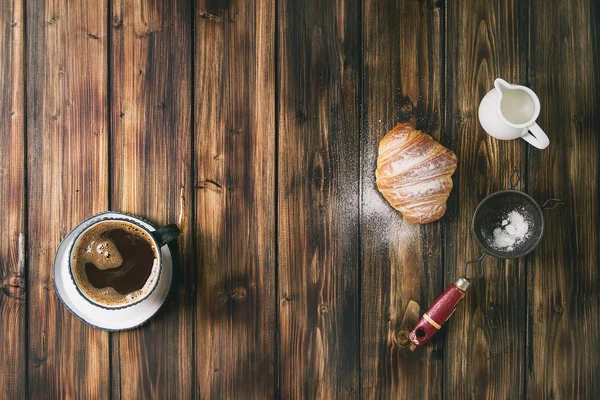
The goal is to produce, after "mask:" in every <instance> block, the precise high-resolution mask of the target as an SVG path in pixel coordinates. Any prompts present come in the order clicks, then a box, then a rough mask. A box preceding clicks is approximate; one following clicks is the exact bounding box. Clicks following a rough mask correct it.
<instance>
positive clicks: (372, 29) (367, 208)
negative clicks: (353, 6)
mask: <svg viewBox="0 0 600 400" xmlns="http://www.w3.org/2000/svg"><path fill="white" fill-rule="evenodd" d="M363 10H364V14H363V31H364V32H363V37H364V39H363V40H364V44H363V49H364V56H363V57H364V59H363V65H364V83H363V85H364V100H363V107H364V110H365V119H364V121H365V124H364V126H363V134H362V137H361V150H362V157H361V163H362V165H361V172H362V179H361V180H362V184H361V190H362V197H361V230H362V253H363V267H362V292H361V297H362V303H361V304H362V306H361V310H362V320H361V373H362V386H363V387H362V394H363V397H364V398H371V399H381V398H386V399H388V398H389V399H399V398H439V397H440V396H441V375H442V360H441V357H440V346H439V341H435V342H434V343H433V344H432V345H430V346H427V347H426V348H423V349H419V350H417V351H415V352H414V353H411V352H410V351H409V350H408V346H409V344H410V342H409V340H408V334H409V332H410V331H411V330H412V328H413V327H414V326H415V325H416V323H417V321H418V319H419V318H420V315H421V314H422V313H423V312H424V311H425V310H426V309H427V307H428V306H429V304H431V303H432V302H433V301H434V299H435V296H436V295H437V294H439V293H441V290H442V288H441V283H442V282H441V280H442V275H441V272H442V246H441V243H442V240H441V236H442V235H441V234H442V230H441V227H442V224H443V223H444V221H445V218H444V219H442V220H441V221H440V222H434V223H431V224H428V225H424V226H423V227H420V226H419V225H413V224H411V223H409V222H405V221H403V219H402V216H401V214H400V213H398V212H397V211H395V210H394V209H393V208H392V207H391V206H390V205H389V204H388V203H387V202H386V201H385V199H384V198H383V197H382V196H381V195H380V193H379V192H378V190H377V185H376V183H375V169H376V165H377V150H378V145H379V140H380V139H381V138H383V136H384V135H385V134H386V133H387V132H388V131H389V130H390V129H392V128H393V127H394V126H395V125H396V124H397V123H398V122H405V121H412V122H413V123H414V124H415V125H416V127H417V128H419V129H422V130H424V131H425V132H427V133H429V134H431V135H432V136H433V137H434V138H436V139H438V140H439V137H440V130H441V128H442V126H441V123H442V121H443V115H442V108H441V107H442V103H441V102H442V85H443V81H442V78H443V77H442V72H443V70H442V67H443V66H442V62H443V58H442V43H441V29H442V26H441V24H442V18H443V9H440V7H439V6H438V5H436V4H435V3H434V2H433V1H406V2H393V1H384V2H380V1H375V0H366V1H365V3H364V6H363ZM438 340H439V339H438ZM425 382H426V384H424V383H425Z"/></svg>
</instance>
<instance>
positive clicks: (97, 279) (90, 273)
mask: <svg viewBox="0 0 600 400" xmlns="http://www.w3.org/2000/svg"><path fill="white" fill-rule="evenodd" d="M76 246H77V247H76V248H75V249H73V259H72V262H73V272H74V275H75V279H76V281H77V282H78V283H79V287H80V288H81V289H82V290H83V291H85V293H86V294H87V295H88V296H89V297H91V298H92V299H94V300H96V301H98V302H100V303H103V304H106V305H111V306H116V305H123V304H127V303H131V302H132V301H135V299H137V298H139V297H141V296H143V295H144V294H146V293H147V291H148V290H149V288H150V286H151V285H152V283H153V282H154V279H155V278H156V271H157V269H158V267H157V265H158V260H157V250H156V249H155V246H154V242H153V240H152V238H151V237H150V235H149V234H148V233H146V232H145V231H144V230H142V229H140V228H139V227H137V226H136V225H133V224H131V223H128V222H122V221H107V222H101V223H99V224H97V225H95V226H94V227H92V228H91V229H90V230H88V231H87V232H85V233H84V234H83V235H82V236H81V237H80V238H79V240H78V242H77V244H76Z"/></svg>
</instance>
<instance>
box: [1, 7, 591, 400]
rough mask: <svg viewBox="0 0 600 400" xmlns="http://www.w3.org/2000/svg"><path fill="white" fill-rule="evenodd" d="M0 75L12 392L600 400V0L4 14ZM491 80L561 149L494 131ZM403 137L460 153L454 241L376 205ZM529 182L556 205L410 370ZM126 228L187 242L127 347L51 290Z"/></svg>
mask: <svg viewBox="0 0 600 400" xmlns="http://www.w3.org/2000/svg"><path fill="white" fill-rule="evenodd" d="M0 55H1V59H0V96H1V97H0V204H1V206H0V223H1V228H2V229H1V231H0V282H1V283H0V346H1V347H0V397H1V398H9V399H21V398H24V397H29V398H32V399H41V398H44V399H47V398H61V399H63V398H75V399H80V398H93V399H102V398H113V399H117V398H119V399H120V398H122V399H137V398H139V399H150V398H156V399H175V398H202V399H208V398H211V399H250V398H253V399H254V398H256V399H262V398H282V399H312V398H319V399H354V398H361V399H362V398H368V399H379V398H386V399H399V398H409V399H424V398H448V399H462V398H491V399H516V398H523V397H525V398H529V399H559V398H563V399H594V398H598V396H600V379H599V378H600V372H599V371H600V299H599V297H598V290H599V289H600V254H599V252H600V250H599V247H600V243H599V237H600V230H599V226H600V225H599V223H600V213H599V209H600V199H599V196H600V184H599V182H600V163H599V159H600V156H599V150H600V133H599V129H600V117H599V116H598V112H599V111H600V59H599V55H600V4H599V2H598V1H596V0H576V1H575V0H574V1H564V0H528V1H517V0H506V1H493V2H492V1H481V0H462V1H460V2H459V1H456V2H449V1H448V2H444V1H443V0H436V1H434V0H430V1H425V0H423V1H416V0H415V1H408V0H407V1H400V0H398V1H387V0H385V1H383V0H362V1H361V0H339V1H319V0H307V1H296V0H223V1H217V0H196V1H195V2H194V1H186V0H173V1H164V2H163V1H159V0H148V1H146V0H112V1H91V0H87V1H71V0H53V1H50V0H47V1H44V0H39V1H34V0H0ZM496 77H503V78H505V79H506V80H507V81H509V82H514V83H520V84H525V85H528V86H530V87H532V88H533V90H535V91H536V93H537V94H538V95H539V97H540V99H541V104H542V109H541V114H540V117H539V119H538V123H539V124H540V125H541V126H542V127H543V128H544V129H545V130H546V131H547V132H548V135H549V137H550V141H551V143H550V147H549V148H548V149H546V150H543V151H540V150H537V149H535V148H533V147H532V146H529V145H527V143H526V142H525V141H522V140H516V141H502V142H501V141H497V140H495V139H493V138H491V137H490V136H488V135H486V134H485V132H484V131H483V130H482V128H481V126H480V125H479V122H478V118H477V108H478V105H479V102H480V100H481V98H482V97H483V95H484V94H485V93H486V92H487V91H488V90H490V89H491V88H492V87H493V81H494V79H495V78H496ZM399 121H413V122H414V123H415V124H416V126H417V127H418V128H420V129H422V130H424V131H426V132H428V133H430V134H432V136H433V137H434V138H436V139H437V140H439V141H440V142H441V143H442V144H444V145H445V146H447V147H448V148H450V149H452V150H453V151H454V152H455V153H456V154H457V156H458V159H459V163H458V169H457V171H456V173H455V175H454V177H453V178H454V189H453V190H452V193H451V196H450V199H449V202H448V211H447V213H446V215H445V216H444V217H443V218H442V219H441V220H440V221H438V222H435V223H431V224H429V225H425V226H417V225H411V224H409V223H407V222H404V221H403V219H402V216H401V215H400V214H399V213H397V212H395V211H394V210H393V209H391V207H389V206H388V205H387V203H385V201H384V200H383V199H382V197H381V196H380V195H379V194H378V192H377V190H376V187H375V176H374V169H375V162H376V152H377V145H378V142H379V140H380V139H381V138H382V137H383V135H385V133H386V132H387V131H388V130H389V129H390V128H392V127H393V126H394V125H395V124H396V123H397V122H399ZM514 170H517V171H519V172H520V174H521V176H522V180H521V183H520V185H519V188H520V189H521V190H524V191H526V192H527V193H529V194H530V195H531V196H533V198H534V199H536V200H537V201H540V202H542V201H544V200H545V199H546V198H549V197H559V198H561V199H563V200H565V204H564V205H563V206H562V207H560V208H559V209H557V210H554V211H549V212H547V214H546V216H547V219H546V234H545V236H544V238H543V240H542V242H541V244H540V246H539V247H538V248H537V249H536V251H535V252H534V253H532V254H531V255H529V256H527V257H524V258H521V259H517V260H498V259H493V258H492V259H490V260H489V261H488V262H487V265H486V267H485V276H484V279H482V280H479V281H476V282H474V284H473V288H472V289H471V290H470V291H469V293H468V295H467V298H466V300H465V301H464V303H463V304H462V305H461V306H460V308H459V310H458V311H457V312H456V313H455V315H454V316H453V317H452V318H451V320H450V322H449V324H448V325H447V326H446V327H444V328H443V330H442V331H441V332H440V334H438V335H437V336H436V337H435V338H434V340H433V341H432V342H431V343H430V344H429V345H427V346H425V347H424V348H422V349H419V350H417V351H415V352H412V353H411V352H410V351H408V340H407V334H408V332H409V331H410V330H411V329H412V327H413V326H414V324H415V323H416V321H417V320H418V318H419V317H420V315H421V314H422V313H423V312H424V311H425V310H426V309H427V307H428V305H429V304H431V303H432V301H433V300H434V299H435V297H436V296H437V295H438V294H439V293H440V292H441V291H442V290H443V288H444V287H445V286H446V285H448V284H449V283H451V282H453V281H454V280H455V279H456V278H457V277H458V276H460V275H462V273H463V265H464V263H465V261H467V260H469V259H472V258H475V257H477V256H478V255H479V253H480V249H479V248H478V246H477V244H476V241H475V238H474V237H473V235H472V234H471V232H470V223H471V216H472V213H473V211H474V209H475V207H476V205H477V204H478V202H479V201H480V200H482V199H483V198H484V197H485V196H486V195H488V194H489V193H492V192H494V191H497V190H500V189H504V188H507V187H508V186H509V176H510V174H511V172H512V171H514ZM109 209H110V210H120V211H123V212H127V213H132V214H136V215H140V216H143V217H146V218H148V219H150V220H152V221H154V222H155V223H157V224H164V223H167V222H176V223H178V224H179V226H180V227H181V229H182V231H183V235H182V236H181V237H180V239H179V241H178V244H177V247H178V253H179V259H180V262H179V264H178V267H177V268H176V271H175V280H174V283H173V287H172V291H171V295H170V297H169V300H168V302H167V304H166V305H165V306H164V307H163V309H162V310H161V311H160V312H159V313H158V314H157V315H156V316H155V318H153V319H152V320H151V321H150V322H149V323H148V324H146V325H144V326H142V327H141V328H138V329H134V330H131V331H126V332H119V333H107V332H103V331H100V330H96V329H93V328H91V327H89V326H86V325H85V324H83V323H82V322H80V321H79V320H78V319H76V318H75V317H73V316H72V315H71V313H70V312H69V311H68V310H67V309H66V308H65V307H63V306H62V304H61V303H60V301H59V300H58V298H57V295H56V293H55V289H54V285H53V282H52V279H51V271H52V261H53V258H54V253H55V251H56V248H57V245H58V243H59V242H60V240H61V239H62V238H63V237H64V236H65V235H66V234H67V232H69V230H70V229H71V228H73V227H74V226H75V225H76V224H77V223H78V222H79V221H81V220H82V219H84V218H86V217H88V216H90V215H92V214H94V213H97V212H100V211H104V210H109Z"/></svg>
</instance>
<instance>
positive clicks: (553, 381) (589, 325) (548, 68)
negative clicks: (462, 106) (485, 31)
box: [526, 0, 600, 399]
mask: <svg viewBox="0 0 600 400" xmlns="http://www.w3.org/2000/svg"><path fill="white" fill-rule="evenodd" d="M532 7H535V9H536V10H537V12H535V13H532V14H531V36H530V39H529V52H530V66H529V76H530V81H531V87H532V89H533V90H535V91H536V93H537V94H538V96H539V97H540V102H541V104H542V110H541V113H540V118H539V119H538V123H539V124H540V126H541V127H542V128H543V129H545V131H546V132H547V133H548V135H549V137H550V147H548V149H546V150H544V151H542V152H538V151H533V152H530V158H529V190H530V192H531V193H532V195H533V196H534V198H536V199H538V200H539V201H544V200H545V199H547V198H549V197H558V198H561V199H563V200H564V201H565V204H564V205H563V206H561V207H560V208H558V209H556V210H552V211H547V212H546V231H545V237H544V238H543V240H542V242H541V244H540V246H539V247H538V249H537V250H536V251H535V253H534V254H532V256H531V257H530V264H529V271H528V278H527V279H528V289H529V290H528V307H527V315H528V327H529V331H528V338H527V339H528V342H527V348H528V352H527V364H526V366H527V370H526V374H527V375H526V376H527V393H526V395H527V398H529V399H553V398H557V399H558V398H572V399H586V398H588V399H589V398H596V397H598V394H599V393H600V381H599V380H598V379H597V376H598V371H600V353H599V349H600V313H599V310H600V297H599V296H598V287H599V285H600V254H599V252H600V241H599V234H600V232H599V230H598V227H599V226H600V198H599V196H600V192H599V188H600V164H599V161H598V160H600V158H599V156H598V154H599V153H598V152H599V150H600V135H599V131H600V119H599V118H600V117H599V116H598V110H599V109H600V63H599V61H600V59H599V57H600V30H599V28H598V16H599V14H598V12H599V11H600V9H599V8H600V7H599V5H598V2H595V1H586V0H581V1H574V2H566V3H564V2H560V1H550V2H543V3H542V2H539V1H533V2H532ZM573 60H577V61H576V62H575V63H574V62H573Z"/></svg>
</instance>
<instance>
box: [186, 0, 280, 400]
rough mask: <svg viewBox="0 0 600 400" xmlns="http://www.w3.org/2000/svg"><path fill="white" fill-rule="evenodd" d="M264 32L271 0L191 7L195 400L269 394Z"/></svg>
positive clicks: (267, 63) (269, 71)
mask: <svg viewBox="0 0 600 400" xmlns="http://www.w3.org/2000/svg"><path fill="white" fill-rule="evenodd" d="M225 3H227V4H225ZM232 20H235V23H232ZM274 29H275V3H274V1H238V0H235V1H234V0H232V1H230V2H212V1H203V0H202V1H200V0H199V1H197V3H196V32H195V35H196V36H195V46H196V47H195V71H194V73H195V88H194V90H195V99H196V104H197V107H196V108H195V121H196V122H195V145H194V151H195V155H196V157H195V160H196V165H195V168H196V171H197V176H196V179H197V185H196V186H197V189H198V190H197V192H196V199H197V201H196V205H197V216H196V226H197V231H196V246H197V249H198V264H197V268H198V270H197V271H198V277H197V285H198V291H197V309H196V325H195V327H196V353H195V355H196V359H197V360H199V362H197V367H196V377H195V379H196V382H197V386H198V389H197V390H198V396H199V397H200V398H203V399H204V398H206V399H208V398H215V399H218V398H223V399H226V398H230V399H241V398H273V397H274V396H275V387H274V383H275V374H276V351H275V343H276V342H275V334H276V325H275V320H276V309H275V305H276V303H275V243H276V239H275V216H276V213H275V212H276V210H275V193H274V188H275V81H274V77H275V49H274V47H273V44H274V41H273V38H274V32H275V31H274Z"/></svg>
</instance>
